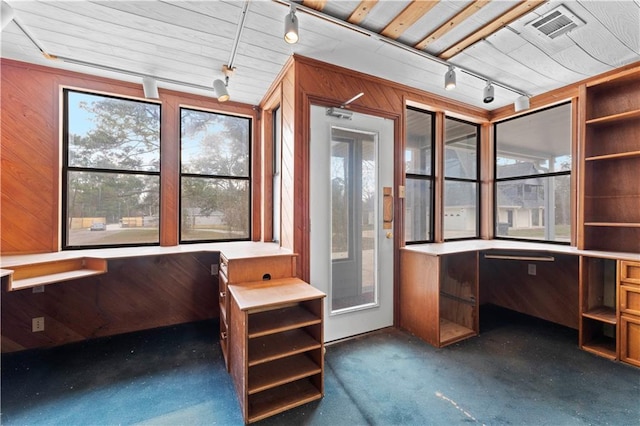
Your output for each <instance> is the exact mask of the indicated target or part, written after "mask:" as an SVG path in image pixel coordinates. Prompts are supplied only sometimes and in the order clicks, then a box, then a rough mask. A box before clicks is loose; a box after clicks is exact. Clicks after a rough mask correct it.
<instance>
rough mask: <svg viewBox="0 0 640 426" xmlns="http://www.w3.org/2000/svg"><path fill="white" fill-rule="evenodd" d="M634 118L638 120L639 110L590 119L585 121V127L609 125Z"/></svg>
mask: <svg viewBox="0 0 640 426" xmlns="http://www.w3.org/2000/svg"><path fill="white" fill-rule="evenodd" d="M634 118H640V109H638V110H631V111H625V112H620V113H617V114H611V115H605V116H603V117H597V118H592V119H590V120H587V125H598V124H609V123H613V122H616V121H623V120H631V119H634Z"/></svg>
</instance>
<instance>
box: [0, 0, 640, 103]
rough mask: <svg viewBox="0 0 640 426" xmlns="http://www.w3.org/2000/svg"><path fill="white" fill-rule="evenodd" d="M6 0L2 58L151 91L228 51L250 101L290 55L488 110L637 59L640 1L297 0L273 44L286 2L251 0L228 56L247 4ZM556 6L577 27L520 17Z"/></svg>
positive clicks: (192, 80)
mask: <svg viewBox="0 0 640 426" xmlns="http://www.w3.org/2000/svg"><path fill="white" fill-rule="evenodd" d="M2 1H3V2H5V3H6V4H7V5H9V6H10V7H11V8H12V9H13V12H14V17H15V19H14V21H12V22H10V23H9V24H8V25H7V26H6V27H5V28H4V30H3V31H2V34H1V37H2V42H1V56H2V57H3V58H10V59H16V60H20V61H25V62H30V63H36V64H42V65H46V66H51V67H58V68H62V69H68V70H75V71H80V72H83V73H88V74H96V75H102V76H107V77H114V78H118V79H121V80H126V81H133V82H140V83H141V82H142V76H144V75H148V76H153V77H156V78H158V79H159V83H158V85H159V87H160V88H163V87H164V88H170V89H175V90H180V91H185V92H192V93H199V94H204V95H209V96H212V95H213V91H212V90H209V89H207V88H210V87H212V83H213V80H214V79H217V78H222V77H223V75H222V71H221V68H222V66H223V65H225V64H228V63H229V61H230V60H231V59H233V60H234V62H233V66H235V67H236V71H235V74H234V75H233V76H232V77H231V80H230V82H229V92H230V93H231V98H232V99H233V100H234V101H237V102H244V103H248V104H258V103H259V102H260V100H261V99H262V97H263V96H264V94H265V92H266V91H267V89H268V87H269V86H270V84H271V83H272V82H273V81H274V79H275V78H276V76H277V74H278V72H279V71H280V70H281V69H282V66H283V65H284V64H285V62H286V60H287V59H288V58H289V56H290V55H292V54H293V53H297V54H300V55H303V56H307V57H311V58H315V59H319V60H322V61H326V62H330V63H333V64H337V65H340V66H344V67H347V68H351V69H354V70H357V71H361V72H364V73H367V74H372V75H375V76H378V77H382V78H385V79H388V80H393V81H396V82H398V83H402V84H405V85H408V86H412V87H416V88H419V89H422V90H426V91H429V92H432V93H436V94H439V95H443V96H447V97H450V98H453V99H456V100H459V101H462V102H465V103H467V104H471V105H475V106H479V107H482V108H486V109H495V108H498V107H501V106H504V105H507V104H511V103H513V102H514V101H515V99H516V98H517V97H518V96H519V94H518V93H517V92H513V91H510V90H506V89H505V88H503V87H501V86H500V84H502V85H504V86H507V87H510V88H514V89H516V91H519V92H521V93H526V94H527V95H537V94H541V93H544V92H547V91H550V90H553V89H555V88H559V87H562V86H565V85H567V84H569V83H573V82H576V81H580V80H583V79H585V78H588V77H590V76H593V75H596V74H599V73H602V72H605V71H608V70H612V69H614V68H618V67H620V66H623V65H625V64H629V63H633V62H636V61H640V0H635V1H631V0H623V1H608V0H605V1H590V0H581V1H575V0H573V1H506V0H492V1H488V0H484V1H480V0H478V1H449V0H440V1H406V0H397V1H396V0H391V1H390V0H379V1H358V0H355V1H342V0H304V1H301V2H296V3H295V4H296V5H300V7H299V8H298V10H297V16H298V20H299V28H300V30H299V33H300V41H299V43H298V44H295V45H289V44H286V43H285V42H284V40H283V28H284V18H285V15H286V14H287V13H288V12H289V2H288V1H286V0H278V1H270V0H251V1H249V2H248V8H247V9H246V10H247V12H246V15H245V17H246V19H245V23H244V28H243V31H242V33H241V36H240V39H239V42H238V45H237V53H236V55H235V57H234V58H231V56H232V48H233V46H234V39H235V38H236V34H237V32H238V27H239V23H240V22H241V18H242V12H243V8H244V7H245V5H246V2H245V1H244V0H236V1H234V0H226V1H215V0H214V1H158V0H149V1H126V0H125V1H118V0H110V1H109V0H107V1H86V0H81V1H32V0H6V1H5V0H2ZM560 5H563V6H564V7H565V8H566V9H567V10H569V11H570V13H571V14H573V15H575V16H576V17H578V18H579V20H581V21H583V22H584V25H582V26H579V27H577V28H574V29H573V30H571V31H569V32H567V33H565V34H563V35H560V36H558V37H556V38H550V37H548V36H546V35H544V34H542V33H540V32H538V31H537V30H535V29H533V28H531V27H528V26H527V24H528V23H530V22H531V21H533V20H535V19H537V18H539V17H541V16H544V15H545V14H547V13H548V12H551V11H553V10H554V9H555V8H557V7H558V6H560ZM314 11H318V12H319V13H311V12H314ZM326 17H333V18H334V19H326ZM337 20H339V21H342V22H350V24H348V25H350V26H351V27H348V25H340V23H339V22H336V21H337ZM356 26H359V27H361V28H363V29H364V30H365V31H364V32H362V31H356V30H354V29H356ZM21 27H22V28H23V29H24V30H25V31H22V30H21ZM25 32H26V33H27V34H28V35H29V37H31V39H32V40H30V39H29V37H28V36H27V35H26V34H25ZM377 34H383V36H377ZM389 41H392V42H389ZM34 42H35V43H34ZM36 46H39V47H40V48H41V49H42V50H44V51H45V52H46V53H47V54H49V55H55V56H58V57H63V58H69V59H72V60H74V63H70V62H65V61H64V60H50V59H47V58H45V56H44V55H43V54H42V53H41V52H40V50H39V49H38V47H36ZM403 46H404V47H405V48H403ZM416 52H424V53H427V54H428V55H432V56H433V57H437V58H439V60H440V62H438V61H434V60H431V59H429V58H426V57H424V56H422V55H420V54H418V53H416ZM442 61H448V62H449V63H450V64H452V65H455V66H457V67H460V68H458V70H457V77H458V78H457V80H458V84H457V88H456V89H455V90H453V91H445V90H444V88H443V75H444V73H445V71H446V70H447V67H446V64H443V63H441V62H442ZM80 63H88V64H93V65H97V67H95V66H87V65H80ZM114 69H116V70H120V71H125V72H114V71H113V70H114ZM464 69H466V70H469V71H470V72H471V73H472V74H473V73H475V74H478V75H480V76H483V77H487V78H489V79H491V80H494V81H495V82H496V84H497V87H496V99H495V101H494V102H493V103H491V104H484V103H483V102H482V90H483V88H484V86H485V81H483V80H481V79H479V78H477V77H475V76H473V75H471V74H468V73H465V72H463V70H464ZM109 70H111V71H109ZM167 80H168V81H172V82H167ZM176 82H184V83H185V85H181V84H176Z"/></svg>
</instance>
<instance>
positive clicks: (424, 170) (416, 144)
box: [404, 107, 435, 244]
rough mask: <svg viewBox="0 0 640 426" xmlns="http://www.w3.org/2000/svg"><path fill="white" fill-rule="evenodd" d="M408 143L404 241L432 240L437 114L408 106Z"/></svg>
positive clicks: (406, 145) (406, 151)
mask: <svg viewBox="0 0 640 426" xmlns="http://www.w3.org/2000/svg"><path fill="white" fill-rule="evenodd" d="M406 120H407V128H406V143H405V154H404V155H405V170H406V188H405V219H404V223H405V241H406V242H407V243H408V244H410V243H424V242H431V241H433V197H434V195H433V194H434V193H433V184H434V175H433V174H434V165H433V162H434V158H433V146H434V140H435V135H434V132H433V129H434V127H435V126H434V121H435V116H434V115H433V114H431V113H429V112H426V111H421V110H418V109H414V108H410V107H409V108H407V114H406Z"/></svg>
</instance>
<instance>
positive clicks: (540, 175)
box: [493, 100, 576, 246]
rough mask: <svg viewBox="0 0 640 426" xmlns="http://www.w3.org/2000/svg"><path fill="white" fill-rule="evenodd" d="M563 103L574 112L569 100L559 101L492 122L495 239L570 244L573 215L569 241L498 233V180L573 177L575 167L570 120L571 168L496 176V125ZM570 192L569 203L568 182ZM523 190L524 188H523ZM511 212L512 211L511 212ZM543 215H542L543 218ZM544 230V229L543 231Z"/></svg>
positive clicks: (571, 196)
mask: <svg viewBox="0 0 640 426" xmlns="http://www.w3.org/2000/svg"><path fill="white" fill-rule="evenodd" d="M565 105H569V106H570V115H571V116H573V114H574V111H573V109H574V104H573V103H572V102H571V101H570V100H569V101H564V102H560V103H557V104H554V105H549V106H546V107H544V108H539V109H536V110H535V111H529V112H527V113H525V114H521V115H518V116H516V117H510V118H507V119H505V120H501V121H499V122H495V123H493V176H494V178H493V194H494V195H493V238H494V239H496V240H506V241H522V242H529V243H540V244H557V245H563V246H570V245H571V244H572V242H571V230H572V229H573V227H574V225H575V223H573V222H572V221H571V219H573V216H570V223H569V234H570V235H569V241H556V240H547V239H533V238H518V237H509V236H504V235H498V222H497V220H498V197H497V194H498V192H497V191H498V184H499V183H500V182H509V181H519V180H520V181H525V180H527V179H532V178H555V177H558V176H569V179H570V180H571V179H573V172H574V169H575V161H576V159H575V158H574V149H573V144H574V140H575V138H576V135H575V134H574V132H573V130H574V128H573V123H572V122H571V121H570V123H569V124H570V126H571V140H570V146H569V148H570V149H569V155H570V156H571V170H568V171H566V170H565V171H556V172H549V173H536V174H531V175H522V176H512V177H507V178H498V162H497V158H498V146H497V145H498V125H499V124H502V123H506V122H509V121H512V120H517V119H519V118H522V117H526V116H529V115H534V114H538V113H540V112H543V111H547V110H551V109H553V108H559V107H561V106H565ZM570 188H571V190H570V194H569V203H570V204H571V203H572V200H573V194H572V185H571V184H570ZM523 191H524V190H523ZM538 210H539V209H538ZM511 212H513V210H511ZM512 214H513V213H512ZM544 217H545V216H544V215H543V220H544ZM547 226H548V224H547V223H544V226H543V228H544V229H545V230H546V227H547ZM545 232H546V231H545Z"/></svg>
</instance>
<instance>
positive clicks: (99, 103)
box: [62, 89, 160, 249]
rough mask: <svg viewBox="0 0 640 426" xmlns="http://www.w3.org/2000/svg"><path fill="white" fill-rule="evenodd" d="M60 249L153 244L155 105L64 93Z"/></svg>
mask: <svg viewBox="0 0 640 426" xmlns="http://www.w3.org/2000/svg"><path fill="white" fill-rule="evenodd" d="M63 126H64V132H63V144H64V145H63V215H62V216H63V220H64V222H63V226H62V229H63V234H64V237H63V248H65V249H69V248H83V247H109V246H121V245H145V244H147V245H148V244H158V243H159V226H158V224H159V217H158V214H159V205H160V105H158V104H154V103H149V102H142V101H134V100H129V99H120V98H115V97H109V96H102V95H96V94H91V93H83V92H77V91H71V90H67V89H65V90H64V123H63Z"/></svg>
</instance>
